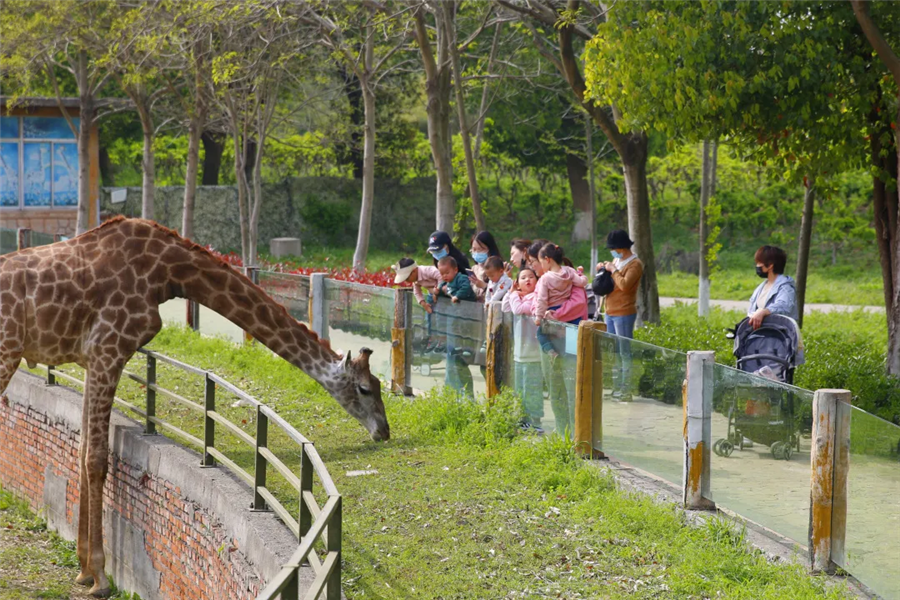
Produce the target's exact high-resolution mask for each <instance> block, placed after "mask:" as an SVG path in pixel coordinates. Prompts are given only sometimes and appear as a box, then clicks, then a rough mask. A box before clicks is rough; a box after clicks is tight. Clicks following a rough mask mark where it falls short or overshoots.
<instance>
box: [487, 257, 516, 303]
mask: <svg viewBox="0 0 900 600" xmlns="http://www.w3.org/2000/svg"><path fill="white" fill-rule="evenodd" d="M484 274H485V275H487V278H488V284H487V291H486V292H485V293H484V307H485V309H487V307H488V306H489V305H490V303H491V302H502V301H503V298H504V296H506V294H507V292H509V291H510V290H511V289H512V286H513V282H512V279H510V278H509V275H507V274H506V271H504V269H503V259H502V258H500V257H499V256H491V257H488V259H487V260H486V261H484Z"/></svg>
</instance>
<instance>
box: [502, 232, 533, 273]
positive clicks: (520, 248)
mask: <svg viewBox="0 0 900 600" xmlns="http://www.w3.org/2000/svg"><path fill="white" fill-rule="evenodd" d="M529 246H531V240H526V239H522V238H515V239H514V240H513V241H512V242H510V245H509V265H508V269H507V270H512V269H524V268H525V267H527V266H528V247H529Z"/></svg>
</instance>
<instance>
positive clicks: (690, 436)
mask: <svg viewBox="0 0 900 600" xmlns="http://www.w3.org/2000/svg"><path fill="white" fill-rule="evenodd" d="M715 362H716V353H715V352H708V351H706V352H688V355H687V377H686V378H685V380H684V385H683V387H682V406H683V409H684V470H683V477H682V501H683V502H684V507H685V508H688V509H692V510H712V509H714V508H715V507H716V505H715V503H714V502H713V501H712V500H710V495H711V494H710V491H709V490H710V477H709V467H710V453H709V451H710V448H711V447H712V446H711V444H710V439H711V438H712V396H713V365H714V364H715Z"/></svg>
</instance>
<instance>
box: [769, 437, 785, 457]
mask: <svg viewBox="0 0 900 600" xmlns="http://www.w3.org/2000/svg"><path fill="white" fill-rule="evenodd" d="M783 456H784V442H781V441H778V442H775V443H773V444H772V458H774V459H775V460H778V459H779V458H782V457H783Z"/></svg>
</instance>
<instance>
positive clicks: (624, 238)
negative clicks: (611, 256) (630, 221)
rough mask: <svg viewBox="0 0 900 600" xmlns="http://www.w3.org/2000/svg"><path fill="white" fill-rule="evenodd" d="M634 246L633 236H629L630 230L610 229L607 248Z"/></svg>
mask: <svg viewBox="0 0 900 600" xmlns="http://www.w3.org/2000/svg"><path fill="white" fill-rule="evenodd" d="M632 246H634V242H632V241H631V238H630V237H628V232H627V231H625V230H624V229H616V230H615V231H610V232H609V235H608V236H606V248H607V249H609V250H615V249H616V248H631V247H632Z"/></svg>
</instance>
